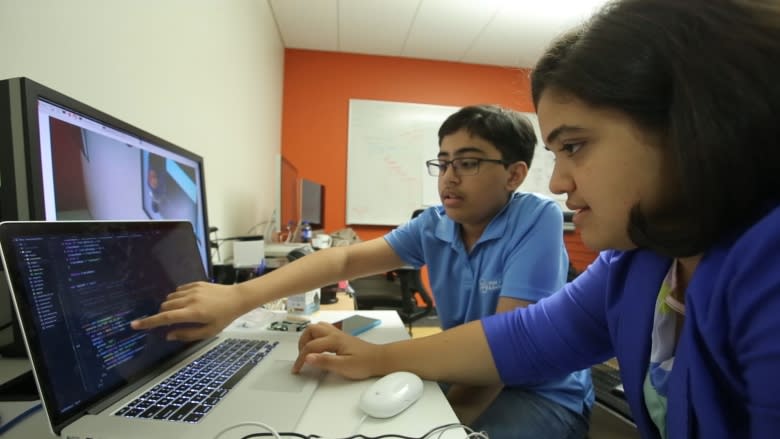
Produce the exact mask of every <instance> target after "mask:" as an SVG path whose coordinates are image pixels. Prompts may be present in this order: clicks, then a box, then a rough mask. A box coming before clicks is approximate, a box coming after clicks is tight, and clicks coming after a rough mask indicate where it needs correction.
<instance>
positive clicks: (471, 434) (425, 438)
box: [214, 416, 490, 439]
mask: <svg viewBox="0 0 780 439" xmlns="http://www.w3.org/2000/svg"><path fill="white" fill-rule="evenodd" d="M365 419H366V416H364V417H363V419H361V420H360V424H362V423H363V421H364V420H365ZM252 424H254V423H252V422H246V423H244V424H239V425H252ZM258 424H259V423H258ZM260 425H262V426H263V428H266V429H268V430H269V431H273V429H271V428H270V427H268V426H266V425H265V424H260ZM237 426H238V425H236V426H233V427H229V428H227V429H225V430H223V431H221V432H220V433H219V435H222V434H223V433H225V432H226V431H228V430H231V429H233V428H235V427H237ZM358 428H360V425H358ZM458 428H462V429H463V430H466V433H467V435H466V438H467V439H490V438H489V437H488V435H487V433H485V432H484V431H474V430H473V429H472V428H471V427H469V426H468V425H463V424H458V423H452V424H445V425H440V426H438V427H435V428H433V429H432V430H430V431H428V432H427V433H425V434H424V435H422V436H404V435H401V434H392V433H391V434H383V435H379V436H365V435H362V434H355V435H352V436H346V437H343V438H339V439H391V438H394V439H434V438H441V436H442V435H443V434H444V433H445V432H447V431H449V430H454V429H458ZM219 435H217V437H219ZM267 436H274V437H275V438H280V437H287V436H290V437H297V438H300V439H317V438H321V436H318V435H316V434H311V435H305V434H301V433H294V432H281V433H277V432H276V431H273V433H252V434H249V435H247V436H243V437H242V438H241V439H251V438H256V437H267ZM214 439H217V438H214Z"/></svg>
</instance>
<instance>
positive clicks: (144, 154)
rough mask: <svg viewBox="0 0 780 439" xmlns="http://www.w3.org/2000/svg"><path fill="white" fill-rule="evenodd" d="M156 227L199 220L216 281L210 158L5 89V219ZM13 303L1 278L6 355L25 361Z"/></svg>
mask: <svg viewBox="0 0 780 439" xmlns="http://www.w3.org/2000/svg"><path fill="white" fill-rule="evenodd" d="M150 219H151V220H156V219H183V220H188V221H190V222H191V223H192V226H193V230H194V232H195V235H196V237H197V241H198V246H199V250H200V256H201V260H202V262H203V266H204V268H205V270H206V273H208V274H209V276H210V275H211V258H210V247H209V239H208V237H209V236H208V230H209V228H208V221H207V211H206V192H205V183H204V175H203V158H202V157H200V156H199V155H197V154H194V153H192V152H190V151H187V150H185V149H183V148H181V147H179V146H176V145H174V144H172V143H170V142H167V141H165V140H163V139H160V138H159V137H156V136H154V135H152V134H149V133H147V132H146V131H143V130H141V129H139V128H137V127H135V126H132V125H130V124H128V123H125V122H123V121H121V120H119V119H117V118H115V117H113V116H111V115H108V114H106V113H104V112H102V111H99V110H96V109H95V108H92V107H90V106H88V105H86V104H84V103H82V102H79V101H77V100H75V99H72V98H70V97H68V96H65V95H63V94H62V93H59V92H57V91H55V90H52V89H50V88H48V87H45V86H43V85H41V84H38V83H36V82H34V81H32V80H30V79H27V78H13V79H8V80H3V81H0V220H2V221H6V220H46V221H53V220H150ZM0 274H2V277H3V278H4V277H5V274H4V273H0ZM6 296H8V292H7V290H6V283H5V279H2V280H0V328H3V329H4V330H2V331H0V346H3V345H5V348H4V349H3V348H0V353H2V354H5V355H9V354H10V355H14V354H18V355H24V350H23V346H21V337H19V336H18V335H19V334H18V333H16V336H13V337H10V334H9V332H11V331H16V330H18V328H17V327H16V324H15V323H14V320H15V319H14V318H13V311H12V309H11V302H10V296H9V297H6ZM9 339H10V341H9Z"/></svg>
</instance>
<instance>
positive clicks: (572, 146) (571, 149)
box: [561, 142, 585, 155]
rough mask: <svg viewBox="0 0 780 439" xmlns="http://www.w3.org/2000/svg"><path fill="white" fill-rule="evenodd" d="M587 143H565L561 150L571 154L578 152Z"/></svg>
mask: <svg viewBox="0 0 780 439" xmlns="http://www.w3.org/2000/svg"><path fill="white" fill-rule="evenodd" d="M583 145H585V143H584V142H579V143H564V144H563V146H561V152H565V153H568V154H569V155H572V154H574V153H576V152H577V151H579V150H580V148H582V146H583Z"/></svg>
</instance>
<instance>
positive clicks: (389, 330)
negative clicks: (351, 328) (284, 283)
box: [0, 311, 466, 439]
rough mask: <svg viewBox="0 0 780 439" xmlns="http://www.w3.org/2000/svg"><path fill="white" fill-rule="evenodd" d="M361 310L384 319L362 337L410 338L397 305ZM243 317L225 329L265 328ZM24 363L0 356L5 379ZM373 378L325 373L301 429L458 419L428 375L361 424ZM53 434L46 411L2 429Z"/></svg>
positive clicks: (28, 438) (415, 428) (401, 428)
mask: <svg viewBox="0 0 780 439" xmlns="http://www.w3.org/2000/svg"><path fill="white" fill-rule="evenodd" d="M355 313H356V312H355V311H319V312H318V313H315V314H314V315H313V316H311V318H312V320H313V321H326V322H335V321H337V320H340V319H342V318H344V317H347V316H349V315H352V314H355ZM359 313H360V314H362V315H366V316H369V317H374V318H379V319H381V320H382V324H381V325H379V326H378V327H376V328H374V329H372V330H370V331H368V332H365V333H364V334H362V335H361V338H363V339H365V340H368V341H371V342H374V343H387V342H391V341H397V340H403V339H407V338H409V334H408V333H407V332H406V329H405V328H404V325H403V322H401V319H400V318H399V317H398V314H397V313H396V312H395V311H359ZM283 315H284V314H282V315H281V316H283ZM281 316H280V317H281ZM239 321H240V319H239V320H237V321H236V322H234V324H233V325H231V326H229V327H228V328H226V329H225V331H226V332H229V333H234V334H241V333H243V334H246V333H247V332H248V331H252V332H255V331H260V332H263V331H266V330H265V329H263V326H262V325H258V326H257V327H253V328H244V327H242V326H241V325H240V322H239ZM25 368H27V366H26V361H23V360H8V359H0V379H2V380H6V379H8V378H9V377H13V376H15V375H16V374H18V373H19V372H20V371H21V370H24V369H25ZM373 381H375V379H371V380H363V381H351V380H347V379H344V378H341V377H338V376H336V375H334V374H328V375H326V376H325V377H324V378H323V380H322V382H321V383H320V385H319V387H318V388H317V390H316V391H315V393H314V396H313V397H312V399H311V401H310V402H309V405H308V407H307V408H306V411H305V412H304V413H303V416H302V417H301V420H300V421H299V423H298V427H297V428H296V431H297V432H299V433H303V434H317V435H319V436H323V437H332V438H339V437H346V436H351V435H353V434H356V433H361V434H364V435H367V436H377V435H379V434H383V433H398V434H403V435H406V436H422V435H423V434H424V433H426V432H427V431H429V430H431V429H433V428H435V427H437V426H440V425H445V424H450V423H457V422H458V419H457V417H456V416H455V413H454V412H453V411H452V409H451V408H450V406H449V404H448V403H447V400H446V398H445V397H444V394H443V393H442V392H441V390H440V389H439V386H438V385H437V384H436V383H435V382H432V381H426V382H425V390H424V392H423V396H422V397H421V398H420V399H419V400H418V401H417V402H416V403H415V404H414V405H412V406H411V407H410V408H409V409H407V410H406V411H404V412H402V413H401V414H399V415H398V416H396V417H394V418H390V419H373V418H367V419H366V420H365V421H363V423H362V425H361V426H360V428H357V427H358V424H359V422H360V419H361V418H362V417H363V414H362V412H361V411H360V409H359V408H358V400H359V399H360V395H361V394H362V393H363V391H364V390H365V389H366V388H367V387H368V386H369V385H370V384H371V383H372V382H373ZM31 405H33V403H32V402H25V403H21V402H20V403H16V402H0V416H2V418H3V421H7V420H10V419H11V418H12V417H13V416H15V415H16V414H17V413H20V412H21V411H23V410H24V409H25V408H27V407H29V406H31ZM356 428H357V431H356ZM261 431H262V430H261V429H259V428H256V427H246V428H243V427H242V428H240V429H236V430H232V431H231V432H230V434H225V435H223V436H222V437H221V438H220V439H232V438H240V437H242V436H244V435H247V434H250V433H255V432H261ZM50 437H53V436H52V434H51V433H50V432H49V427H48V424H47V422H46V419H45V417H44V415H43V411H38V412H36V413H35V414H34V415H32V416H30V417H28V418H27V419H25V420H24V421H22V422H20V423H19V424H17V425H16V427H14V428H13V429H11V430H10V431H8V432H7V433H6V434H5V435H3V438H19V439H22V438H24V439H36V438H50ZM442 437H444V438H449V439H454V438H464V437H466V435H465V433H464V432H463V430H450V431H449V432H447V433H446V434H444V435H443V436H442Z"/></svg>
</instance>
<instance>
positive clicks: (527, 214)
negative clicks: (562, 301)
mask: <svg viewBox="0 0 780 439" xmlns="http://www.w3.org/2000/svg"><path fill="white" fill-rule="evenodd" d="M385 240H386V241H387V243H388V244H389V245H390V247H392V248H393V250H394V251H395V252H396V254H398V256H399V257H400V258H401V259H402V260H403V261H404V262H406V263H407V264H409V265H412V266H414V267H421V266H423V265H427V266H428V278H429V280H430V284H431V290H432V293H433V296H434V299H435V301H436V310H437V312H438V315H439V319H440V321H441V325H442V328H443V329H448V328H451V327H453V326H457V325H460V324H463V323H466V322H470V321H473V320H479V319H481V318H483V317H486V316H489V315H492V314H495V311H496V305H497V304H498V298H499V297H511V298H515V299H522V300H527V301H531V302H536V301H538V300H540V299H542V298H544V297H547V296H549V295H551V294H552V293H554V292H556V291H558V290H559V289H560V288H561V287H562V286H563V285H564V283H565V282H566V275H567V272H568V267H569V258H568V256H567V252H566V248H565V246H564V243H563V214H562V213H561V209H560V207H559V206H558V205H557V203H555V202H554V201H552V200H551V199H549V198H545V197H542V196H539V195H536V194H532V193H515V194H513V196H512V198H511V199H510V200H509V202H508V203H507V204H506V205H505V206H504V208H503V209H502V210H501V211H500V212H499V213H498V215H496V216H495V217H494V218H493V220H492V221H491V222H490V223H489V224H488V226H487V228H486V229H485V232H484V233H483V234H482V236H481V237H480V238H479V240H478V241H477V243H476V244H475V245H474V247H473V248H472V249H471V252H470V253H467V251H466V248H465V247H464V245H463V240H462V239H461V238H460V225H458V224H456V223H455V222H454V221H452V220H451V219H450V218H449V217H447V215H446V213H445V210H444V207H443V206H435V207H431V208H428V209H426V210H425V212H423V213H422V214H420V215H419V216H417V218H415V219H413V220H411V221H409V222H408V223H406V224H404V225H402V226H400V227H398V228H397V229H394V230H393V231H391V232H390V233H388V234H387V235H385ZM526 388H527V389H528V390H530V391H535V392H537V393H540V394H543V395H544V396H546V397H548V398H549V399H551V400H553V401H555V402H557V403H559V404H561V405H563V406H564V407H567V408H569V409H571V410H573V411H574V412H576V413H582V402H583V400H585V401H586V403H587V405H588V406H589V407H590V405H592V402H593V394H592V390H591V384H590V377H589V374H587V373H585V372H577V373H574V374H572V375H568V376H567V377H565V378H563V379H561V380H556V381H551V382H544V383H539V384H538V385H535V386H527V387H526ZM587 395H589V397H588V396H587Z"/></svg>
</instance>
